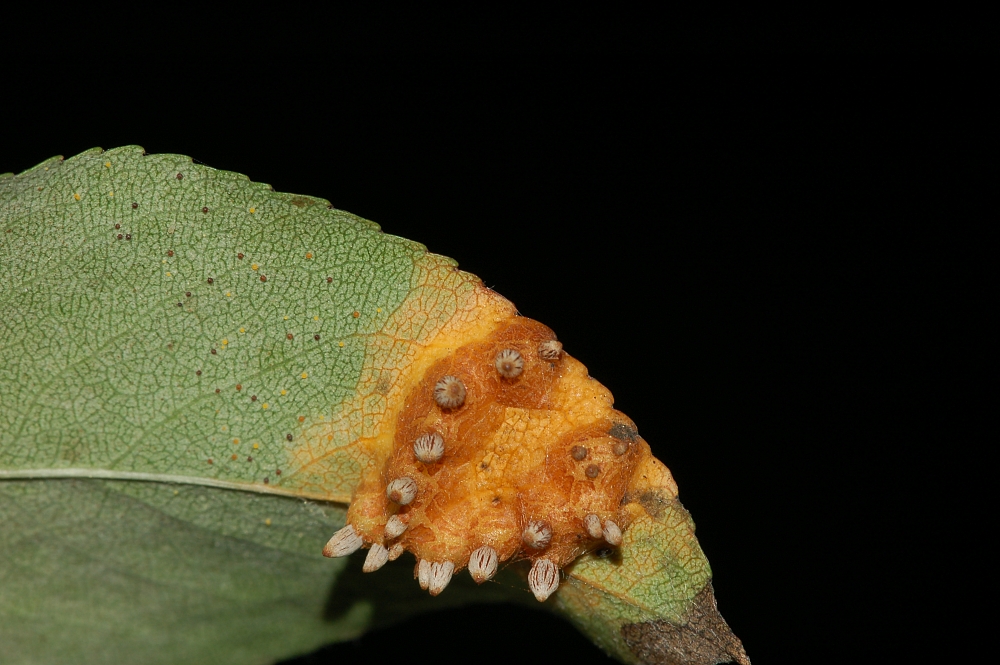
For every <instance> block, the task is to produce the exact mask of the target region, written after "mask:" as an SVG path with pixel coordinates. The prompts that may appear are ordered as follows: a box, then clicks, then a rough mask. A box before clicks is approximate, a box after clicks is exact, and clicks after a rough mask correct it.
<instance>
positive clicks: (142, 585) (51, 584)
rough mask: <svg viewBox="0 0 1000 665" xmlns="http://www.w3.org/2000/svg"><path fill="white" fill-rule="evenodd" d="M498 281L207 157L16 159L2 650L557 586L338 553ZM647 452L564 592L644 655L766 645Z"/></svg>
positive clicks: (58, 651) (128, 652)
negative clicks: (425, 363)
mask: <svg viewBox="0 0 1000 665" xmlns="http://www.w3.org/2000/svg"><path fill="white" fill-rule="evenodd" d="M478 288H480V286H479V282H478V280H477V279H476V278H475V277H473V276H471V275H468V274H466V273H462V272H460V271H457V270H455V264H454V262H453V261H451V260H449V259H446V258H443V257H439V256H435V255H432V254H429V253H427V252H426V250H425V248H424V247H423V246H421V245H419V244H416V243H413V242H410V241H407V240H403V239H401V238H396V237H392V236H388V235H384V234H382V233H380V232H379V230H378V227H377V226H376V225H374V224H372V223H371V222H368V221H365V220H362V219H360V218H358V217H355V216H353V215H350V214H348V213H345V212H342V211H339V210H333V209H331V208H330V206H329V204H328V203H327V202H326V201H322V200H319V199H315V198H311V197H306V196H298V195H291V194H280V193H275V192H273V191H271V190H270V188H269V187H268V186H266V185H260V184H256V183H252V182H250V181H249V180H248V179H247V178H246V177H245V176H241V175H238V174H234V173H228V172H224V171H216V170H214V169H210V168H207V167H203V166H199V165H194V164H192V162H191V160H190V159H189V158H186V157H183V156H178V155H144V153H143V152H142V150H141V148H138V147H134V146H131V147H125V148H119V149H116V150H110V151H107V152H102V151H101V150H99V149H95V150H91V151H88V152H86V153H83V154H81V155H78V156H76V157H74V158H72V159H69V160H65V161H64V160H62V159H61V158H55V159H52V160H49V161H47V162H45V163H43V164H41V165H39V166H38V167H35V168H34V169H31V170H29V171H27V172H25V173H23V174H19V175H17V176H13V175H11V174H7V175H4V176H0V308H2V311H3V313H4V314H3V318H2V326H3V329H2V332H3V340H2V341H0V385H2V386H3V390H2V391H0V519H2V523H3V525H4V528H3V529H2V530H0V580H2V583H0V644H3V645H4V647H3V648H4V656H5V662H13V663H32V662H74V663H102V662H116V663H117V662H144V663H146V662H148V663H159V662H162V663H175V662H185V663H229V662H231V663H253V662H260V663H266V662H271V661H273V660H275V659H277V658H282V657H288V656H290V655H294V654H297V653H302V652H305V651H308V650H311V649H315V648H316V647H318V646H320V645H322V644H324V643H327V642H330V641H336V640H344V639H351V638H353V637H355V636H357V635H358V634H360V633H361V632H363V631H364V630H366V629H368V628H370V627H372V626H374V625H383V624H386V623H390V622H393V621H397V620H399V619H401V618H404V617H405V616H408V615H410V614H412V613H414V612H419V611H423V610H427V609H432V608H442V607H446V606H448V605H456V604H461V603H464V602H471V601H476V602H484V601H490V600H506V601H508V602H509V601H514V602H531V603H534V600H526V599H530V595H529V594H527V593H526V591H525V585H524V582H523V579H520V578H519V577H518V576H519V575H520V576H521V577H522V578H523V575H524V573H525V570H524V569H523V568H522V567H519V566H512V567H510V568H508V569H507V571H506V573H505V574H506V575H507V577H506V578H503V579H501V583H500V584H490V585H484V586H482V587H476V586H475V585H474V584H473V583H472V581H471V580H470V579H469V578H468V576H459V577H457V578H456V580H455V581H454V582H453V583H452V585H451V586H450V587H449V588H448V591H447V593H445V594H442V595H441V596H439V597H437V598H430V597H428V596H427V595H426V594H424V593H423V592H420V590H419V588H418V587H417V586H416V584H415V583H414V582H413V580H412V567H411V566H412V562H407V561H405V560H400V561H396V562H393V563H390V564H389V565H387V566H386V568H385V569H384V570H383V571H380V572H379V574H378V575H371V576H364V579H363V580H362V576H361V574H360V563H359V561H358V560H357V556H353V557H351V558H350V559H338V560H333V561H331V560H329V559H324V558H323V557H322V556H320V551H321V549H322V547H323V544H324V543H325V542H326V540H327V539H328V538H329V537H330V535H331V534H332V533H333V532H335V531H336V530H337V529H339V528H340V527H342V526H343V525H344V523H345V517H346V502H347V501H349V500H350V497H351V494H352V491H353V490H354V488H355V487H356V486H357V484H358V482H359V479H360V477H361V473H362V471H363V467H364V464H365V459H364V458H359V457H358V456H357V455H356V454H353V453H351V451H352V446H354V444H355V442H356V441H357V440H359V438H364V437H373V436H376V435H377V434H378V432H379V431H380V427H382V426H383V425H382V418H381V415H380V414H384V413H386V412H387V409H389V408H390V406H391V404H390V403H391V401H392V397H391V395H392V394H393V393H392V389H393V386H394V385H395V383H398V382H399V381H400V379H399V376H400V373H401V372H402V373H405V369H406V367H407V364H408V363H409V362H411V360H412V358H413V357H414V356H415V354H417V353H418V352H419V350H420V348H421V347H422V345H424V344H426V343H427V342H428V340H430V339H431V338H433V337H434V336H435V335H436V334H438V333H439V332H440V331H441V330H443V329H445V328H446V327H447V325H448V324H449V323H448V322H449V321H452V320H453V319H455V317H456V316H460V315H461V313H462V312H464V311H469V309H470V303H471V302H473V301H474V299H475V294H476V293H477V289H478ZM394 382H395V383H394ZM661 469H662V471H661ZM649 472H650V474H651V476H652V477H655V482H654V481H653V480H650V481H649V482H650V483H652V484H651V485H650V486H649V489H648V491H644V492H643V493H641V494H640V495H636V496H633V497H631V498H630V502H629V504H628V508H629V509H631V510H632V511H633V513H634V523H633V525H632V527H630V528H629V529H627V530H626V533H625V542H624V543H623V545H622V547H621V549H620V551H618V552H617V553H615V554H614V555H613V556H609V557H600V556H597V555H594V554H588V555H585V556H583V557H581V558H579V559H578V560H577V561H576V562H575V563H574V564H573V565H572V566H570V567H569V568H568V569H567V571H566V572H567V577H566V580H565V582H564V584H563V586H562V588H561V589H560V591H559V592H558V593H557V594H556V595H555V596H553V600H552V601H551V604H552V605H553V606H554V607H555V609H558V610H560V611H562V612H564V613H565V614H566V615H567V616H568V617H569V618H570V619H571V620H572V621H574V623H576V624H577V625H578V626H580V628H581V629H582V630H584V632H586V633H588V634H589V635H591V636H592V638H593V639H595V641H597V643H598V644H599V645H601V646H602V647H603V648H604V649H605V650H607V651H608V652H609V653H612V654H613V655H615V656H616V657H618V658H620V659H622V660H623V661H625V662H683V663H714V662H723V661H725V660H727V659H729V658H733V659H735V660H737V661H738V662H741V663H744V662H745V663H748V662H749V661H748V660H746V656H745V654H744V653H743V651H742V646H741V645H740V644H739V641H738V640H737V639H736V638H735V637H733V636H732V634H731V632H729V629H728V626H726V625H725V623H724V622H723V621H722V619H721V617H719V616H718V613H717V612H716V611H715V603H714V598H713V597H712V595H711V583H710V577H711V572H710V569H709V567H708V563H707V561H706V560H705V557H704V555H703V554H702V552H701V550H700V548H699V547H698V544H697V541H696V540H695V538H694V527H693V523H692V522H691V521H690V517H689V516H688V514H687V513H686V511H684V509H683V508H682V507H681V506H680V503H679V502H678V501H677V500H676V488H675V487H674V486H673V485H672V483H673V481H672V479H670V477H669V472H667V471H666V469H665V468H662V465H660V466H659V467H656V466H655V465H654V466H650V467H649ZM644 478H645V476H644ZM498 579H500V578H498ZM713 636H714V637H713Z"/></svg>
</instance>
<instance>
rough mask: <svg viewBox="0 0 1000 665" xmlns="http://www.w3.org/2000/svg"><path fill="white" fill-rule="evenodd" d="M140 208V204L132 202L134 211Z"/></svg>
mask: <svg viewBox="0 0 1000 665" xmlns="http://www.w3.org/2000/svg"><path fill="white" fill-rule="evenodd" d="M138 207H139V204H138V203H136V202H135V201H133V202H132V210H135V209H136V208H138Z"/></svg>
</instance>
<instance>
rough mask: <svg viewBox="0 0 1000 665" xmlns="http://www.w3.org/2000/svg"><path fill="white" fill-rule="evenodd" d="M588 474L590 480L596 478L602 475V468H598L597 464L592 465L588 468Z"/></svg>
mask: <svg viewBox="0 0 1000 665" xmlns="http://www.w3.org/2000/svg"><path fill="white" fill-rule="evenodd" d="M586 474H587V477H588V478H591V479H593V478H596V477H597V476H599V475H600V474H601V467H599V466H597V465H596V464H590V465H588V466H587V471H586Z"/></svg>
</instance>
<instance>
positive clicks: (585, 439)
mask: <svg viewBox="0 0 1000 665" xmlns="http://www.w3.org/2000/svg"><path fill="white" fill-rule="evenodd" d="M418 268H419V270H420V272H419V275H420V276H419V279H417V280H416V283H415V285H414V287H413V289H412V290H411V292H410V295H409V296H408V297H407V299H406V300H405V301H404V302H403V304H402V305H401V306H400V307H399V308H398V309H397V310H396V311H395V312H394V313H393V314H392V315H391V316H389V317H388V319H387V320H386V323H385V324H384V325H383V326H382V329H381V330H380V331H379V332H378V333H376V334H374V335H372V336H370V337H368V338H367V340H366V350H365V360H364V364H363V368H362V372H361V377H360V380H359V382H358V386H357V390H356V391H355V394H354V395H353V396H352V398H351V399H350V400H349V401H347V402H345V403H344V404H341V405H339V406H337V407H336V408H335V409H334V414H333V416H334V417H333V418H331V419H329V420H318V421H314V422H313V423H312V424H309V423H307V424H306V426H305V428H304V431H303V432H302V434H301V436H297V437H295V443H294V447H291V448H290V449H289V454H290V456H291V458H292V459H291V460H290V462H289V464H288V467H289V468H295V469H297V471H296V472H295V477H296V483H297V484H298V485H299V487H300V488H301V489H302V491H303V493H304V494H308V495H310V496H317V497H325V498H328V499H331V500H336V501H349V502H350V509H349V511H348V522H349V523H350V524H351V526H352V528H353V529H354V530H355V532H356V533H357V534H358V535H359V536H360V538H361V540H362V541H363V543H364V545H365V546H371V545H374V544H378V545H382V546H385V547H391V546H393V545H402V546H403V547H405V549H406V550H408V551H410V552H412V553H414V554H415V555H416V557H417V558H418V559H420V560H427V561H436V562H445V561H447V562H451V563H453V564H454V565H455V567H456V569H458V568H462V567H464V566H466V565H467V564H468V561H469V557H470V555H471V553H472V552H473V551H474V550H476V549H478V548H480V547H483V546H489V547H492V548H493V549H494V550H495V551H496V554H497V555H498V557H499V559H500V560H501V561H508V560H516V559H522V558H527V559H535V560H537V559H540V558H545V559H548V560H550V561H552V562H553V563H555V564H556V565H558V566H560V567H562V566H565V565H567V564H569V563H570V562H572V561H573V560H574V559H575V558H576V557H578V556H579V555H580V554H582V553H584V552H586V551H588V550H592V549H595V548H598V547H602V546H606V545H607V543H605V542H603V541H602V540H601V538H599V537H594V536H593V535H591V534H590V533H588V530H587V528H586V525H585V520H586V518H587V516H588V515H596V516H597V517H598V518H599V519H600V521H601V523H602V524H603V523H605V522H607V521H609V520H610V521H612V522H614V523H615V524H617V526H618V527H620V528H621V529H623V530H624V529H627V528H628V526H629V524H630V523H631V522H632V521H633V520H634V519H637V517H639V513H637V512H636V511H635V510H633V508H634V507H635V504H631V503H629V501H630V500H631V499H629V498H628V497H629V496H630V495H631V494H634V493H635V492H636V491H637V490H636V488H637V487H649V486H651V485H656V486H670V485H672V482H673V481H672V479H670V478H669V471H666V469H665V467H663V466H662V465H661V464H659V463H658V462H655V460H653V458H652V456H651V454H650V451H649V447H648V446H647V445H646V443H645V442H644V441H642V439H641V438H639V437H638V435H637V434H636V433H635V426H634V425H633V423H632V421H631V420H629V419H628V418H627V417H626V416H624V415H623V414H621V413H619V412H618V411H615V410H614V408H613V399H612V396H611V393H610V392H609V391H608V390H607V388H605V387H604V386H602V385H601V384H600V383H598V382H597V381H595V380H593V379H592V378H591V377H590V376H589V375H588V374H587V370H586V368H585V367H584V366H583V365H582V364H581V363H580V362H578V361H577V360H575V359H574V358H572V357H570V356H569V355H567V354H565V353H563V354H558V353H556V355H555V356H554V357H543V353H542V351H541V350H540V347H541V346H542V345H543V344H546V343H550V342H551V341H552V340H554V339H555V335H554V333H553V332H552V330H550V329H549V328H547V327H546V326H544V325H542V324H541V323H538V322H536V321H533V320H531V319H527V318H523V317H519V316H517V313H516V310H515V309H514V306H513V305H512V304H511V303H510V302H509V301H507V300H505V299H504V298H502V297H500V296H499V295H497V294H496V293H494V292H493V291H491V290H490V289H488V288H486V287H484V286H483V285H482V283H481V282H480V281H479V280H478V279H476V278H475V277H473V276H471V275H468V274H467V273H462V272H460V271H457V270H453V269H451V268H450V267H449V268H448V269H442V268H443V266H442V265H439V264H434V263H433V262H425V263H424V264H423V265H419V266H418ZM545 348H548V346H547V347H545ZM506 349H513V350H515V351H517V352H518V353H519V354H520V357H521V359H522V360H523V371H522V373H521V374H520V375H518V376H515V377H513V378H507V377H504V376H502V375H501V373H500V372H499V371H498V369H497V366H496V363H495V359H496V357H497V354H499V353H501V352H502V351H504V350H506ZM550 351H551V349H550ZM549 355H551V354H549ZM446 375H450V376H456V377H458V378H459V379H460V380H461V381H462V383H463V384H464V387H465V389H466V398H465V401H464V403H463V404H462V405H461V406H459V407H457V408H451V409H448V408H442V407H441V406H440V405H439V404H438V403H437V402H436V401H435V398H434V388H435V385H436V384H437V382H438V381H439V380H440V379H441V378H442V377H444V376H446ZM428 432H435V433H437V434H440V435H441V436H442V437H443V439H444V442H445V452H444V455H443V457H442V458H441V459H440V460H438V461H436V462H430V463H424V462H420V461H418V460H417V459H416V456H415V455H414V451H413V443H414V441H415V440H416V439H417V438H418V437H420V436H421V435H423V434H426V433H428ZM583 449H585V454H582V455H581V454H580V451H581V450H583ZM574 451H576V452H577V454H576V455H574ZM657 465H658V466H657ZM661 469H662V471H661ZM664 473H665V474H666V476H664ZM402 477H408V478H412V479H413V480H414V481H415V482H416V485H417V487H418V492H417V495H416V498H415V499H414V500H413V502H412V503H409V504H408V505H405V506H400V505H397V504H395V503H393V502H391V501H390V500H389V499H388V498H387V497H386V487H387V485H388V484H389V483H390V482H392V481H393V480H394V479H397V478H402ZM654 477H655V481H656V482H655V483H654V482H653V480H654ZM673 487H674V493H676V486H673ZM393 515H398V516H399V517H400V518H402V519H403V520H404V521H405V522H406V524H407V528H406V530H405V531H404V532H403V533H402V534H401V535H399V536H398V537H396V538H392V539H387V538H386V537H385V526H386V523H387V522H388V520H389V518H390V517H391V516H393ZM532 520H539V521H543V522H545V524H546V525H547V526H548V527H549V528H550V529H551V532H552V538H551V541H550V542H549V543H548V545H547V546H545V547H543V548H540V549H532V548H531V547H529V546H527V545H526V544H525V543H524V541H523V540H522V534H523V533H524V530H525V527H526V526H527V525H528V523H529V522H531V521H532Z"/></svg>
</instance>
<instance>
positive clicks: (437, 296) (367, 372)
mask: <svg viewBox="0 0 1000 665" xmlns="http://www.w3.org/2000/svg"><path fill="white" fill-rule="evenodd" d="M438 258H439V257H431V256H430V255H428V257H427V258H425V259H424V261H422V262H421V264H419V265H418V266H417V267H418V278H417V279H416V280H415V285H414V288H413V289H412V290H411V292H410V294H409V296H408V297H407V298H406V299H405V300H404V302H403V303H402V304H401V305H400V306H399V307H398V308H397V309H396V311H395V312H393V313H392V315H391V316H389V317H388V319H387V320H386V322H385V324H384V325H383V326H382V329H381V330H380V331H379V332H378V333H376V334H374V335H372V336H370V337H369V338H368V339H367V341H366V348H365V358H364V363H363V366H362V370H361V376H360V378H359V380H358V383H357V387H356V389H355V391H354V395H353V396H352V398H351V399H349V400H348V401H346V402H344V403H342V404H339V405H335V406H334V409H333V418H331V419H330V420H323V421H318V422H314V423H311V424H307V426H306V427H305V428H304V429H303V431H302V433H301V436H296V437H295V441H294V444H293V445H292V446H290V447H289V449H288V456H289V461H288V462H287V463H286V464H287V466H288V467H289V468H293V469H296V472H295V479H294V481H293V482H295V483H296V484H297V485H298V487H299V489H300V490H301V492H302V493H303V495H308V496H311V497H314V498H324V499H327V500H330V501H341V502H345V503H346V502H349V501H351V499H352V497H353V495H354V494H355V493H362V492H363V490H364V488H365V483H366V482H367V481H368V480H369V476H370V473H369V472H370V470H371V469H373V468H380V467H381V465H383V464H384V463H385V460H386V459H387V457H388V455H389V453H390V452H391V450H392V447H393V438H394V424H395V423H396V420H397V417H398V414H399V412H400V410H401V409H402V407H403V403H404V401H405V396H406V394H407V393H408V392H409V391H410V390H411V389H412V387H413V385H414V384H415V383H416V382H417V381H418V380H419V377H421V376H423V374H424V373H425V372H426V371H427V369H428V367H429V366H430V365H431V364H433V363H434V362H436V361H438V360H439V359H441V358H444V357H446V356H447V355H448V354H450V353H451V352H452V351H453V350H454V349H455V348H457V347H459V346H461V345H462V344H465V343H466V342H467V341H468V340H469V339H476V338H479V337H485V336H487V335H489V334H490V333H491V332H492V331H493V330H494V329H495V328H496V327H497V326H498V325H500V323H501V322H503V321H505V320H507V319H509V318H510V317H512V316H514V315H515V313H516V310H515V308H514V306H513V305H512V304H511V303H510V302H509V301H508V300H506V299H505V298H503V297H501V296H500V295H498V294H497V293H495V292H493V291H491V290H490V289H488V288H486V287H484V286H483V285H482V283H481V282H480V281H479V279H478V278H476V277H475V276H473V275H470V274H468V273H464V272H461V271H457V270H453V269H452V268H451V266H450V265H449V266H442V265H439V264H438V262H437V261H436V260H435V259H438ZM383 489H384V485H383Z"/></svg>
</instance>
